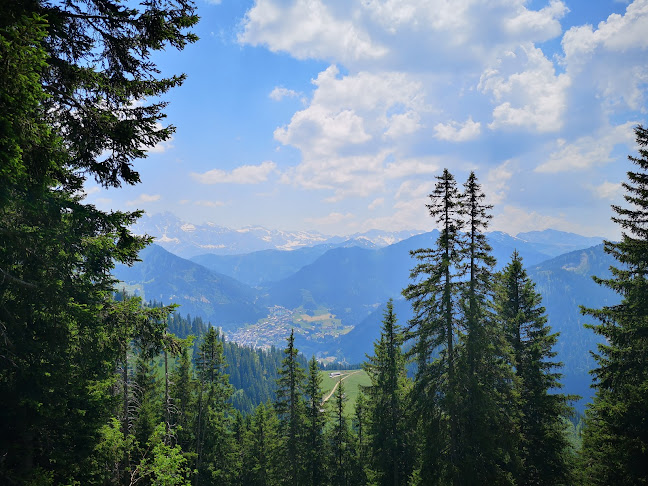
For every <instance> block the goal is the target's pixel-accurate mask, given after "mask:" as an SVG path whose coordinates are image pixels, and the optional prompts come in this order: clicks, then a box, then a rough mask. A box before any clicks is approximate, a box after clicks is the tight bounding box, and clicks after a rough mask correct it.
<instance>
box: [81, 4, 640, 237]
mask: <svg viewBox="0 0 648 486" xmlns="http://www.w3.org/2000/svg"><path fill="white" fill-rule="evenodd" d="M196 5H197V13H198V15H199V16H200V17H201V20H200V22H199V24H198V25H197V27H196V29H195V32H196V33H197V34H198V35H199V37H200V40H199V41H198V42H197V43H195V44H192V45H190V46H188V47H187V48H185V49H184V50H183V51H180V52H177V51H174V50H173V49H168V50H166V51H164V52H160V53H158V54H156V56H155V58H154V59H155V61H156V62H157V64H158V66H159V67H160V68H161V70H162V72H163V73H164V74H168V75H170V74H177V73H181V72H184V73H186V74H187V80H186V81H185V83H184V85H183V86H181V87H180V88H176V89H174V90H173V91H172V92H170V93H169V94H168V96H166V97H165V99H166V100H167V101H169V106H168V107H167V109H166V113H167V118H166V120H165V123H169V124H172V125H174V126H175V127H176V132H175V134H174V136H173V139H172V140H170V141H168V142H165V143H163V144H160V145H158V146H156V147H153V148H152V149H151V150H150V152H149V156H148V157H147V158H146V159H143V160H139V161H136V163H135V169H136V170H138V171H139V172H140V175H141V178H142V183H141V184H138V185H136V186H132V187H122V188H120V189H111V190H104V189H101V188H99V187H96V186H94V185H93V184H88V185H87V187H86V192H87V199H86V200H87V202H89V203H91V204H95V205H97V207H99V208H101V209H104V210H109V209H112V210H117V209H119V210H134V209H143V210H145V211H146V212H147V213H149V214H155V213H161V212H167V211H168V212H171V213H173V214H175V215H176V216H178V217H179V218H181V219H182V220H184V221H188V222H191V223H194V224H202V223H205V222H212V223H215V224H217V225H221V226H226V227H230V228H241V227H244V226H263V227H266V228H269V229H283V230H316V231H319V232H322V233H324V234H328V235H349V234H353V233H357V232H363V231H367V230H370V229H381V230H393V231H396V230H405V229H418V230H431V229H432V228H434V221H433V220H432V218H431V217H430V216H429V214H428V212H427V209H426V207H425V205H426V203H428V202H429V197H428V195H429V194H430V192H431V191H432V189H433V187H434V184H435V176H438V175H440V174H441V172H442V171H443V169H444V168H447V169H448V170H449V171H450V172H451V173H452V174H453V175H454V176H455V178H456V179H457V182H458V184H459V186H461V185H462V184H463V183H464V182H465V180H466V178H467V177H468V175H469V173H470V172H471V171H474V172H475V174H476V175H477V178H478V180H479V181H480V183H481V184H482V187H483V190H484V192H485V193H486V195H487V199H488V201H489V202H490V204H492V205H493V210H492V214H493V219H492V221H491V226H490V228H489V229H490V230H499V231H505V232H507V233H509V234H513V235H515V234H517V233H518V232H524V231H531V230H543V229H547V228H553V229H558V230H563V231H571V232H575V233H579V234H582V235H587V236H604V237H608V238H616V237H618V235H619V234H620V232H619V229H618V227H617V225H615V224H614V223H612V222H611V221H610V217H611V216H612V215H613V212H612V210H611V209H610V205H611V204H623V197H622V196H623V189H622V186H621V182H622V181H624V180H625V174H626V172H627V171H628V170H632V164H630V163H629V162H628V161H627V155H629V154H635V153H636V150H637V147H636V144H635V141H634V138H635V137H634V133H633V127H634V126H636V125H637V124H644V125H646V124H648V120H647V118H648V115H647V112H646V106H647V105H646V97H647V95H648V35H646V33H648V0H634V1H632V2H630V1H619V0H578V1H577V0H562V1H561V0H548V1H546V0H531V1H525V0H489V1H485V0H428V1H425V0H255V1H243V0H220V1H215V0H211V1H206V0H196Z"/></svg>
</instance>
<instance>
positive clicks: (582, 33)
mask: <svg viewBox="0 0 648 486" xmlns="http://www.w3.org/2000/svg"><path fill="white" fill-rule="evenodd" d="M646 32H648V0H635V1H634V2H632V3H631V4H630V5H628V7H627V9H626V12H625V14H624V15H619V14H612V15H610V16H609V17H608V18H607V19H606V20H605V21H603V22H600V23H599V24H598V26H597V28H594V27H592V26H591V25H582V26H575V27H572V28H571V29H569V30H568V31H567V32H566V33H565V35H564V37H563V39H562V47H563V51H564V60H563V62H564V64H565V67H566V70H567V72H568V73H569V75H570V76H572V78H575V79H578V80H583V82H582V83H575V84H576V85H579V86H582V85H584V86H587V85H589V84H594V86H595V89H596V93H597V95H598V96H602V97H603V98H604V99H605V100H606V101H607V103H608V104H609V105H611V107H615V106H617V105H620V106H622V107H627V108H630V109H632V110H641V111H642V112H645V106H644V105H645V99H646V96H645V93H646V85H647V84H648V64H647V63H646V62H645V60H646V50H648V36H646Z"/></svg>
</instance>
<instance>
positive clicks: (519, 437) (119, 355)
mask: <svg viewBox="0 0 648 486" xmlns="http://www.w3.org/2000/svg"><path fill="white" fill-rule="evenodd" d="M0 5H1V7H0V9H1V10H0V13H1V15H0V60H1V62H0V235H1V238H2V239H1V245H0V410H1V412H0V414H1V415H0V482H1V483H2V484H7V485H17V484H29V485H54V484H66V485H73V484H79V485H91V484H98V485H108V484H110V485H113V484H114V485H133V484H138V485H148V484H150V485H190V484H192V485H208V484H218V485H229V484H232V485H234V484H240V485H274V484H277V485H278V484H300V485H363V484H367V485H382V484H385V485H387V484H390V485H406V484H411V485H433V484H442V485H445V484H453V485H459V484H520V485H522V484H524V485H527V484H547V485H557V484H584V485H591V484H602V485H612V484H645V483H646V482H648V452H647V451H648V424H647V422H646V417H648V358H647V356H648V353H647V347H648V299H647V296H648V150H647V148H648V147H647V146H648V130H646V129H644V128H643V127H641V126H638V127H636V128H635V134H636V140H637V144H638V146H639V155H638V156H631V157H630V162H631V163H633V164H634V167H635V169H634V170H635V171H632V170H630V171H629V172H628V179H627V181H626V182H625V183H624V188H625V191H626V196H625V199H626V205H625V206H623V207H621V206H613V210H614V212H615V217H614V221H615V222H617V223H618V224H619V225H620V227H621V228H622V230H623V238H622V240H621V241H619V242H616V243H615V242H607V243H606V246H605V248H606V251H607V252H608V253H610V254H611V255H613V256H614V258H615V259H616V260H617V261H618V266H617V267H616V268H614V269H613V271H612V276H611V277H610V278H607V279H598V280H597V282H598V283H599V284H601V285H603V286H607V287H609V288H611V289H613V290H614V291H616V292H617V293H618V294H619V295H620V297H621V298H622V300H621V303H620V304H619V305H616V306H612V307H603V308H599V309H596V308H594V309H592V308H583V309H582V311H583V312H584V313H585V314H587V315H589V316H591V318H592V324H591V329H592V332H594V333H597V334H599V335H600V336H602V337H603V338H605V344H604V345H600V346H599V349H598V353H597V355H596V362H597V367H596V368H595V369H594V370H593V385H594V387H595V389H596V396H595V398H594V401H593V403H591V404H590V406H589V407H588V410H587V414H586V416H585V420H584V428H583V431H582V444H581V437H577V438H576V440H573V437H570V434H569V430H570V427H571V425H570V417H571V416H572V413H573V412H572V409H571V406H570V403H571V402H572V401H573V400H574V398H575V397H571V396H568V395H565V394H563V393H561V392H560V387H561V384H560V382H561V375H560V367H561V364H560V363H559V362H557V361H556V360H555V359H554V358H555V351H554V350H553V349H554V347H555V345H556V343H557V341H558V340H559V339H560V337H559V336H558V335H557V334H555V333H553V332H552V330H551V328H550V327H549V326H548V325H547V319H546V315H545V310H544V308H543V307H542V302H541V299H540V297H539V294H538V292H537V291H536V290H535V287H534V283H533V282H532V281H531V280H530V279H529V277H528V275H527V273H526V270H525V267H524V262H523V261H522V259H521V258H520V256H519V255H518V254H517V253H513V254H512V255H511V257H510V261H509V262H508V264H507V265H506V266H505V267H504V269H503V270H501V271H499V272H495V271H494V266H495V261H494V257H493V256H492V255H491V248H490V247H489V245H488V243H487V240H486V239H485V236H484V231H485V230H486V228H487V227H488V223H489V219H490V210H491V207H490V206H489V205H487V204H486V203H485V195H484V193H483V192H482V189H481V186H480V184H479V182H478V180H477V177H476V175H475V174H474V173H471V174H470V176H469V177H468V179H467V180H466V181H465V183H464V184H463V185H460V184H458V183H457V181H456V180H455V178H454V177H453V175H452V174H451V173H450V172H449V171H448V170H444V171H443V173H442V174H441V175H439V176H438V177H437V178H436V186H435V189H434V191H433V192H432V194H430V197H429V204H428V206H427V209H428V211H429V214H430V216H431V218H432V221H433V223H434V224H435V225H436V226H437V227H438V228H439V230H440V233H439V237H438V239H437V241H436V243H435V245H434V246H433V247H431V248H421V249H419V250H416V251H414V252H412V269H411V279H410V284H409V286H407V288H405V289H403V295H404V297H405V298H406V299H407V300H408V301H409V303H410V305H411V306H412V309H413V311H414V317H413V318H412V319H411V320H409V321H408V322H404V323H401V322H399V321H398V316H397V315H395V313H394V309H393V305H392V302H389V304H388V305H387V306H386V308H385V309H384V316H383V321H382V329H381V335H380V338H379V339H378V340H377V341H376V342H375V343H374V350H373V353H372V355H371V356H368V357H367V360H366V362H365V363H364V364H363V367H364V369H365V371H366V372H367V374H368V375H369V377H370V380H371V385H370V386H367V387H365V388H364V389H363V390H362V393H361V395H360V397H359V398H358V400H357V402H356V406H355V410H354V411H353V413H352V414H351V416H348V415H347V414H345V408H344V404H345V401H346V399H347V397H346V394H345V384H344V382H343V381H341V380H340V382H339V384H338V386H337V387H336V389H335V394H334V396H333V397H332V398H331V400H329V401H327V402H326V404H324V403H323V392H322V386H321V380H322V378H321V374H320V366H319V364H318V363H317V361H316V359H315V358H314V357H312V358H311V359H310V360H308V361H306V359H305V358H304V357H303V356H301V355H300V354H299V352H298V350H297V349H296V347H295V343H294V336H293V334H291V335H290V336H289V337H288V339H287V342H286V346H285V349H283V350H276V349H270V350H267V351H262V350H254V349H248V348H242V347H239V346H236V345H235V344H232V343H229V342H227V341H225V340H224V339H223V336H222V335H221V334H220V333H219V331H218V330H217V329H216V328H215V327H213V326H211V325H210V324H209V323H204V322H202V320H201V319H199V318H190V317H186V318H183V317H181V316H180V315H179V314H178V313H177V312H176V313H175V314H174V311H175V308H174V306H164V305H160V304H157V303H153V304H151V305H144V304H143V302H142V301H141V300H140V299H138V298H135V297H132V296H128V295H125V294H123V293H118V292H116V291H117V288H116V287H117V282H116V280H115V279H114V278H113V277H112V275H111V270H112V269H113V268H114V265H115V263H116V262H119V263H125V264H132V263H133V262H135V261H136V260H137V255H138V251H140V250H141V249H143V248H144V247H145V246H146V245H147V244H148V243H150V240H151V239H150V238H148V237H140V236H135V235H133V234H132V233H131V232H130V231H129V227H130V226H131V225H132V224H133V223H134V222H135V221H136V220H137V218H138V217H139V216H141V212H139V211H136V212H118V211H114V212H104V211H101V210H99V209H97V208H96V207H94V206H93V205H90V204H87V203H85V202H84V194H83V185H84V183H85V182H86V180H88V179H94V180H95V181H96V182H97V183H99V184H100V185H101V186H103V187H106V188H119V187H121V186H122V185H124V184H127V185H134V184H137V183H139V182H140V177H139V174H138V173H137V171H136V170H135V167H134V165H133V164H134V162H135V161H136V160H137V159H140V158H143V157H145V156H146V151H147V148H150V147H152V146H154V145H155V144H156V143H158V142H160V141H165V140H168V139H169V137H170V136H171V134H172V132H173V127H163V126H162V125H161V124H160V122H161V121H162V119H163V118H164V108H165V103H164V102H163V101H160V99H161V98H160V97H161V96H162V95H164V94H165V93H167V92H168V91H169V90H170V89H171V88H173V87H174V86H178V85H180V84H181V83H182V82H183V80H184V76H183V75H178V76H172V77H167V78H165V77H161V75H160V72H159V71H158V68H157V67H156V65H155V64H154V63H153V61H152V57H153V54H154V53H155V52H156V51H160V50H164V49H167V48H171V47H172V48H176V49H182V48H183V47H185V45H186V44H187V43H190V42H194V41H196V40H197V38H196V36H195V35H194V34H193V33H191V31H190V30H189V29H191V27H192V26H193V25H194V24H195V23H196V22H197V21H198V18H197V16H196V15H195V12H194V5H193V4H192V2H191V1H189V0H159V1H148V2H142V3H141V4H140V5H135V4H132V3H130V2H127V3H120V2H117V1H111V0H86V1H76V0H69V1H66V2H49V1H45V0H28V1H6V2H2V3H1V4H0ZM147 100H148V101H147ZM151 100H154V101H151ZM597 323H598V324H597ZM408 370H409V373H408Z"/></svg>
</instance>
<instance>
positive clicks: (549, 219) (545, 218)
mask: <svg viewBox="0 0 648 486" xmlns="http://www.w3.org/2000/svg"><path fill="white" fill-rule="evenodd" d="M490 226H491V228H492V229H493V230H496V231H503V232H505V233H508V234H510V235H515V234H517V233H521V232H525V231H534V230H538V231H541V230H545V229H548V228H551V229H557V230H561V231H572V232H574V231H576V232H577V231H579V230H581V229H582V228H577V227H575V226H574V224H573V223H570V222H569V221H568V220H567V219H565V218H564V217H556V216H554V215H547V214H542V213H540V212H538V211H533V210H527V209H523V208H520V207H516V206H511V205H506V206H504V207H503V208H502V210H501V211H500V212H498V213H496V214H495V215H494V216H493V219H492V223H491V225H490Z"/></svg>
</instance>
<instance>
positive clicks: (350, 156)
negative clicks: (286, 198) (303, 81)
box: [274, 66, 429, 201]
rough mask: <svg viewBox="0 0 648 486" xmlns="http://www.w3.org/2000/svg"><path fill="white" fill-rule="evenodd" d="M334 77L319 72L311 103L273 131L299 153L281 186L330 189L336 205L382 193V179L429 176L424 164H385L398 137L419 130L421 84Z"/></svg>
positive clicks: (398, 76)
mask: <svg viewBox="0 0 648 486" xmlns="http://www.w3.org/2000/svg"><path fill="white" fill-rule="evenodd" d="M338 75H339V70H338V68H337V66H330V67H328V68H327V69H326V70H324V71H322V72H320V73H319V75H318V76H317V78H316V79H315V80H313V84H314V85H315V86H316V89H315V91H314V93H313V96H312V99H311V101H310V103H309V105H308V106H307V107H306V108H304V109H303V110H300V111H298V112H296V113H295V114H294V115H293V117H292V119H291V120H290V123H288V124H287V125H286V126H284V127H280V128H277V129H276V130H275V132H274V136H275V139H276V140H277V141H279V142H281V143H282V144H284V145H292V146H293V147H296V148H298V149H299V150H300V151H301V154H302V160H301V163H300V164H299V165H298V166H296V167H295V168H293V169H292V170H290V171H287V172H286V173H284V174H283V177H282V182H284V183H292V184H296V185H299V186H302V187H304V188H307V189H333V190H334V191H335V192H334V195H333V196H331V197H329V198H327V201H339V200H341V199H344V198H346V197H350V196H368V195H370V194H372V193H375V192H378V191H383V190H384V189H385V182H386V178H390V177H402V176H404V175H406V174H408V173H412V172H413V170H415V169H420V170H423V171H424V172H427V171H428V170H429V168H428V167H425V164H424V163H423V162H421V161H410V160H403V159H402V158H401V161H400V162H393V161H392V162H389V163H388V165H387V166H385V163H386V162H387V161H388V160H389V159H390V158H394V152H395V151H396V149H397V147H398V145H399V143H400V140H399V138H400V137H402V136H404V135H406V134H409V133H413V132H415V131H417V130H418V129H419V128H420V124H419V123H418V120H419V119H420V114H419V113H421V112H424V111H425V110H426V109H427V108H426V107H425V104H424V101H423V95H422V89H423V88H422V84H421V83H420V82H419V81H417V80H414V79H412V78H410V77H409V76H407V75H405V74H402V73H391V72H387V73H366V72H360V73H357V74H356V75H353V76H352V75H347V76H343V77H338ZM397 135H398V137H397ZM394 138H396V140H394Z"/></svg>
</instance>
